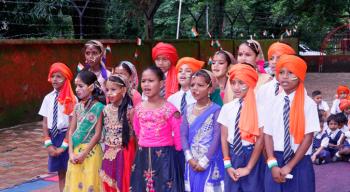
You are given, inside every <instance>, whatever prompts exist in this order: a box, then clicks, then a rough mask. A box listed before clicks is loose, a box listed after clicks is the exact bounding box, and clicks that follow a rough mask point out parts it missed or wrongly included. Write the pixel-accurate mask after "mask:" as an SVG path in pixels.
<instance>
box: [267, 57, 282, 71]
mask: <svg viewBox="0 0 350 192" xmlns="http://www.w3.org/2000/svg"><path fill="white" fill-rule="evenodd" d="M279 58H280V55H278V54H273V55H272V56H271V59H270V60H269V67H270V69H271V71H272V72H273V74H275V73H276V63H277V60H278V59H279Z"/></svg>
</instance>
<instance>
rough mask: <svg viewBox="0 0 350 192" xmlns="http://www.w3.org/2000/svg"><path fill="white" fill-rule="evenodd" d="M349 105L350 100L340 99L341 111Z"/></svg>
mask: <svg viewBox="0 0 350 192" xmlns="http://www.w3.org/2000/svg"><path fill="white" fill-rule="evenodd" d="M349 107H350V100H348V99H342V100H341V101H340V104H339V108H340V110H341V111H344V110H345V109H347V108H349Z"/></svg>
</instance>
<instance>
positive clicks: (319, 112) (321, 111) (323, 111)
mask: <svg viewBox="0 0 350 192" xmlns="http://www.w3.org/2000/svg"><path fill="white" fill-rule="evenodd" d="M317 112H318V119H319V121H320V123H324V122H325V119H324V116H323V114H324V113H325V112H326V111H325V110H323V109H318V110H317Z"/></svg>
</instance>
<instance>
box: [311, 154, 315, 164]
mask: <svg viewBox="0 0 350 192" xmlns="http://www.w3.org/2000/svg"><path fill="white" fill-rule="evenodd" d="M311 161H312V162H313V163H315V161H316V155H315V154H313V155H312V156H311Z"/></svg>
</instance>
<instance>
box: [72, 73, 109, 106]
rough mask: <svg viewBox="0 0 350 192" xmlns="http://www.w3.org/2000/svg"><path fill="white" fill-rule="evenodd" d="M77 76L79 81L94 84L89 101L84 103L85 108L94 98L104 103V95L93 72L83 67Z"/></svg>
mask: <svg viewBox="0 0 350 192" xmlns="http://www.w3.org/2000/svg"><path fill="white" fill-rule="evenodd" d="M77 77H79V79H81V81H83V83H85V84H86V85H88V86H90V85H92V84H94V90H93V91H92V94H91V98H89V101H88V103H87V105H86V108H87V109H89V108H90V107H91V105H92V101H94V100H97V101H99V102H101V103H103V104H106V96H105V94H104V93H103V91H102V89H101V85H100V83H99V82H98V81H97V77H96V75H95V73H93V72H91V71H89V70H87V69H83V70H81V71H80V72H79V73H78V75H77Z"/></svg>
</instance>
